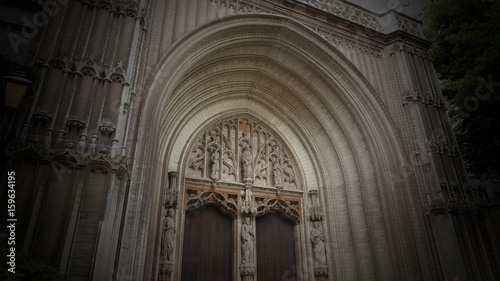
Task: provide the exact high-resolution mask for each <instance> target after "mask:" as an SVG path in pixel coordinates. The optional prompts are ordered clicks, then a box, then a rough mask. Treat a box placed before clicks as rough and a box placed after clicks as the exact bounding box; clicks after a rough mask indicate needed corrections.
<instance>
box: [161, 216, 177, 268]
mask: <svg viewBox="0 0 500 281" xmlns="http://www.w3.org/2000/svg"><path fill="white" fill-rule="evenodd" d="M174 212H175V211H174V209H173V208H169V209H167V214H166V216H165V218H164V219H163V236H162V240H161V259H162V260H164V261H172V260H173V253H174V239H175V219H174Z"/></svg>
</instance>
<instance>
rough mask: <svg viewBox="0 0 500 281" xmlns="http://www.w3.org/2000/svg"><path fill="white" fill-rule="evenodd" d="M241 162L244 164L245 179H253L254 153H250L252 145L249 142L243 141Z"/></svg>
mask: <svg viewBox="0 0 500 281" xmlns="http://www.w3.org/2000/svg"><path fill="white" fill-rule="evenodd" d="M241 162H242V164H243V179H244V180H250V179H252V154H251V153H250V146H249V145H248V144H247V143H243V156H242V158H241Z"/></svg>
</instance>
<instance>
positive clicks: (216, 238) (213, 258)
mask: <svg viewBox="0 0 500 281" xmlns="http://www.w3.org/2000/svg"><path fill="white" fill-rule="evenodd" d="M232 241H233V235H232V221H231V218H230V217H229V216H226V215H224V214H222V213H220V212H219V210H217V208H216V207H214V206H210V205H207V206H205V207H204V208H200V209H197V210H195V211H189V212H187V213H186V217H185V224H184V245H183V252H182V253H183V254H182V278H181V279H182V281H212V280H213V281H230V280H231V278H232V269H231V268H232V252H233V247H232V245H233V244H232Z"/></svg>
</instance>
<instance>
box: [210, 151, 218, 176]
mask: <svg viewBox="0 0 500 281" xmlns="http://www.w3.org/2000/svg"><path fill="white" fill-rule="evenodd" d="M210 159H211V160H212V167H211V172H212V174H211V175H210V177H211V178H212V179H213V180H217V179H219V170H220V167H219V166H220V165H219V152H218V151H217V150H215V149H213V150H212V155H211V156H210Z"/></svg>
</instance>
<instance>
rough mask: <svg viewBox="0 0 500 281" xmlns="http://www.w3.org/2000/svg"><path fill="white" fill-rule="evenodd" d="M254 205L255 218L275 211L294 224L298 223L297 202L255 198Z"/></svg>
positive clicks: (298, 211) (298, 208) (298, 209)
mask: <svg viewBox="0 0 500 281" xmlns="http://www.w3.org/2000/svg"><path fill="white" fill-rule="evenodd" d="M255 203H256V205H257V216H261V215H264V214H266V213H268V212H270V211H277V212H279V213H280V214H281V215H282V216H284V217H286V218H287V219H289V220H291V221H293V222H295V223H299V222H300V203H299V202H298V201H291V200H283V199H277V198H260V197H256V198H255Z"/></svg>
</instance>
